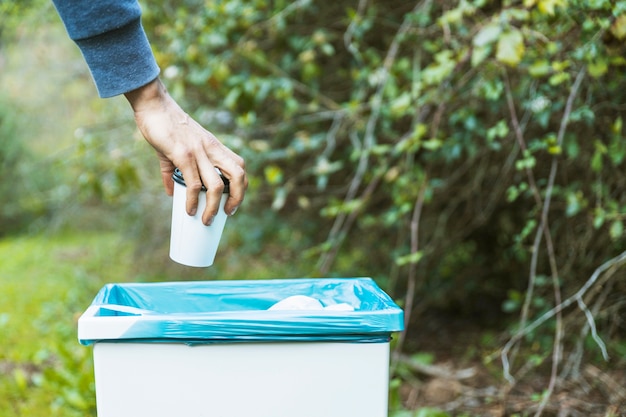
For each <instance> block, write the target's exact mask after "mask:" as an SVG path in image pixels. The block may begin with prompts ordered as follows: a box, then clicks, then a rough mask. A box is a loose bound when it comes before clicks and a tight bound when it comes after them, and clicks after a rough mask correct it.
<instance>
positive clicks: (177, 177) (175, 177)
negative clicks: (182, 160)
mask: <svg viewBox="0 0 626 417" xmlns="http://www.w3.org/2000/svg"><path fill="white" fill-rule="evenodd" d="M220 178H222V181H224V194H229V193H230V181H228V178H226V177H225V176H224V175H223V174H222V173H221V172H220ZM172 179H173V180H174V181H175V182H177V183H179V184H180V185H182V186H186V185H185V180H184V179H183V173H182V172H180V170H179V169H178V168H176V169H174V173H173V174H172ZM202 191H206V187H205V186H204V184H203V185H202Z"/></svg>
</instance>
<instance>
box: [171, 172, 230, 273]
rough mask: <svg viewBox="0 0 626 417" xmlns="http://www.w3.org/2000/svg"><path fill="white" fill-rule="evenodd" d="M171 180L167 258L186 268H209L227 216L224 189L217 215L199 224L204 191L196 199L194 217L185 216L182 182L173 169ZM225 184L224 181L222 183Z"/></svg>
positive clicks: (184, 193) (185, 195) (203, 203)
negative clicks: (170, 212) (171, 197)
mask: <svg viewBox="0 0 626 417" xmlns="http://www.w3.org/2000/svg"><path fill="white" fill-rule="evenodd" d="M173 177H174V201H173V203H172V229H171V235H170V258H171V259H172V260H173V261H175V262H178V263H179V264H183V265H187V266H195V267H206V266H211V265H213V261H214V260H215V254H216V253H217V247H218V246H219V243H220V239H221V237H222V232H223V231H224V225H225V224H226V218H227V217H228V216H227V215H226V213H225V212H224V204H225V203H226V200H227V199H228V193H227V192H228V187H225V188H224V194H222V199H221V200H220V208H219V210H218V213H217V215H216V216H215V218H214V219H213V222H212V223H211V225H210V226H206V225H205V224H204V223H202V213H203V212H204V209H205V207H206V191H205V190H203V191H201V192H200V195H199V196H198V210H197V212H196V214H195V216H189V215H188V214H187V211H186V210H185V206H186V200H187V189H186V187H185V185H184V181H183V180H182V174H181V173H180V171H178V170H176V171H175V173H174V176H173ZM222 178H223V177H222ZM223 179H224V178H223ZM227 181H228V180H225V183H227Z"/></svg>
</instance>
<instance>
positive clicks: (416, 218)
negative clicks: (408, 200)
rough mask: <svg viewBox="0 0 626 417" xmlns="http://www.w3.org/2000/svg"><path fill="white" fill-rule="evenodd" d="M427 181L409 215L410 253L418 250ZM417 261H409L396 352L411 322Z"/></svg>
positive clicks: (399, 350)
mask: <svg viewBox="0 0 626 417" xmlns="http://www.w3.org/2000/svg"><path fill="white" fill-rule="evenodd" d="M427 184H428V181H427V180H426V179H424V181H423V182H422V186H421V187H420V191H419V193H418V195H417V199H416V201H415V205H414V206H413V214H412V216H411V255H412V254H416V253H418V252H419V248H420V246H419V225H420V219H421V217H422V209H423V208H424V199H425V195H426V187H427ZM417 263H418V262H411V263H410V267H409V276H408V282H407V289H406V301H405V304H404V331H403V332H402V333H401V334H400V337H399V338H398V344H397V346H396V352H401V351H402V346H403V345H404V341H405V339H406V334H407V332H408V328H409V323H410V322H411V311H412V310H413V302H414V301H415V292H416V291H415V290H416V288H417V273H416V270H417Z"/></svg>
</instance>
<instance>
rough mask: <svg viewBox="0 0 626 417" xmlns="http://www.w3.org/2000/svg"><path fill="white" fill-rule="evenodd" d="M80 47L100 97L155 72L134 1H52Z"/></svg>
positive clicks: (125, 88) (143, 80)
mask: <svg viewBox="0 0 626 417" xmlns="http://www.w3.org/2000/svg"><path fill="white" fill-rule="evenodd" d="M53 3H54V5H55V7H56V9H57V11H58V12H59V15H60V16H61V19H62V20H63V23H64V24H65V28H66V30H67V33H68V34H69V36H70V38H71V39H72V40H73V41H74V42H76V44H77V45H78V47H79V48H80V50H81V52H82V54H83V56H84V58H85V61H86V62H87V65H88V66H89V70H90V71H91V75H92V77H93V79H94V82H95V84H96V87H97V89H98V94H99V95H100V97H103V98H104V97H112V96H116V95H118V94H123V93H127V92H129V91H132V90H134V89H136V88H139V87H141V86H143V85H146V84H148V83H149V82H150V81H152V80H154V79H155V78H156V77H157V76H158V75H159V67H158V65H157V63H156V61H155V59H154V55H153V54H152V50H151V49H150V43H149V41H148V38H147V37H146V34H145V32H144V30H143V27H142V25H141V8H140V7H139V4H138V2H137V0H53Z"/></svg>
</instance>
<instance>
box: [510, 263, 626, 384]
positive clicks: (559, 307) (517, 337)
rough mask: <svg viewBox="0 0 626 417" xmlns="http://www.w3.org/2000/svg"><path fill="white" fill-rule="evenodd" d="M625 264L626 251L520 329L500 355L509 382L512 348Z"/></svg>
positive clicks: (593, 327) (598, 340)
mask: <svg viewBox="0 0 626 417" xmlns="http://www.w3.org/2000/svg"><path fill="white" fill-rule="evenodd" d="M625 262H626V251H624V252H622V253H620V254H619V255H618V256H616V257H614V258H611V259H609V260H608V261H606V262H605V263H603V264H602V265H600V266H599V267H598V268H596V270H595V271H594V272H593V274H591V277H590V278H589V279H588V280H587V282H585V284H584V285H583V286H582V287H581V288H580V289H579V290H578V291H577V292H576V293H575V294H574V295H572V296H571V297H569V298H567V299H566V300H565V301H563V302H562V303H561V304H559V305H557V306H555V307H553V308H552V309H550V310H549V311H547V312H545V313H544V314H543V315H542V316H541V317H539V318H538V319H536V320H535V321H533V322H532V323H530V324H529V325H527V326H525V327H523V328H521V329H519V330H518V331H517V333H515V334H514V335H513V337H511V339H510V340H509V341H508V342H507V343H506V344H505V345H504V347H503V348H502V352H501V354H500V356H501V358H502V365H503V368H504V377H505V378H506V379H507V381H509V382H510V383H511V384H512V383H514V382H515V378H513V376H512V375H511V372H510V364H509V360H508V354H509V351H510V350H511V348H512V347H513V346H514V345H515V344H516V343H517V342H518V341H519V340H520V339H521V338H522V337H524V336H526V335H527V334H529V333H530V332H532V331H533V330H535V329H536V328H538V327H539V326H541V325H542V324H543V323H545V322H546V321H548V320H550V319H551V318H552V317H554V315H555V314H556V313H557V312H560V311H563V310H564V309H566V308H567V307H569V306H571V305H572V304H574V303H575V302H578V300H579V299H582V298H583V297H584V296H585V294H586V293H587V291H589V289H590V288H591V287H592V286H593V285H594V284H595V283H596V281H597V280H598V277H600V275H601V274H602V273H604V272H605V271H606V270H608V269H609V268H618V267H619V266H621V265H622V264H623V263H625ZM579 307H580V304H579ZM586 317H587V320H589V316H587V315H586ZM591 320H592V321H591V322H589V321H588V323H589V325H590V326H591V328H592V329H593V330H592V332H593V333H594V334H595V336H596V337H594V340H595V341H596V343H597V344H598V346H599V347H600V350H601V351H602V356H603V357H604V359H605V360H608V358H609V355H608V353H607V351H606V346H605V345H604V343H603V342H602V340H601V339H600V338H599V337H597V332H596V331H595V328H596V326H595V322H594V321H593V317H591ZM598 342H600V343H598Z"/></svg>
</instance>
